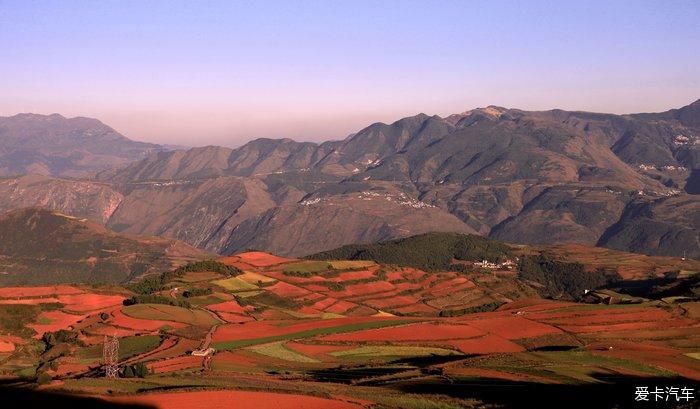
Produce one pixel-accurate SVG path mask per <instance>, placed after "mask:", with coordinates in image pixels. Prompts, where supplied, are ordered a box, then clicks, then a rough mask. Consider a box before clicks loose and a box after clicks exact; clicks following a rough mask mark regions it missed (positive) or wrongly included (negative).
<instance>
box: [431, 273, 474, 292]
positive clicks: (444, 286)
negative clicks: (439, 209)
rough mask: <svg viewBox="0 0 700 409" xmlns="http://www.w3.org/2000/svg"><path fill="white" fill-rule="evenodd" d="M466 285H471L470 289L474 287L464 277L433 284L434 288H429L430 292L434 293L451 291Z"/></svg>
mask: <svg viewBox="0 0 700 409" xmlns="http://www.w3.org/2000/svg"><path fill="white" fill-rule="evenodd" d="M467 283H471V286H472V287H473V286H475V284H474V283H472V282H471V281H469V280H468V279H466V278H465V277H455V278H452V279H449V280H445V281H442V282H439V283H437V284H435V285H434V286H432V287H430V292H436V291H440V290H451V289H454V288H456V287H457V286H460V285H462V284H467Z"/></svg>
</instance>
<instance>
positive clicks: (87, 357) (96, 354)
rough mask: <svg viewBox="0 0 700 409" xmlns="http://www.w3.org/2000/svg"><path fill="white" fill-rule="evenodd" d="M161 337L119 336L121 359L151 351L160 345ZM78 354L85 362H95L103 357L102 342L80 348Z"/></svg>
mask: <svg viewBox="0 0 700 409" xmlns="http://www.w3.org/2000/svg"><path fill="white" fill-rule="evenodd" d="M160 342H161V338H160V337H159V336H157V335H137V336H133V337H123V338H119V360H123V359H127V358H131V357H132V356H136V355H140V354H143V353H145V352H148V351H151V350H153V349H155V348H157V347H158V345H160ZM76 356H77V357H78V358H80V359H81V360H83V362H85V363H88V362H94V361H99V360H100V359H102V344H97V345H91V346H89V347H85V348H80V349H78V350H77V351H76Z"/></svg>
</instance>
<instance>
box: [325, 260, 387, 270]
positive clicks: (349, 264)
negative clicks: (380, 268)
mask: <svg viewBox="0 0 700 409" xmlns="http://www.w3.org/2000/svg"><path fill="white" fill-rule="evenodd" d="M330 265H331V267H333V268H334V269H336V270H349V269H355V268H367V267H372V266H376V265H377V263H375V262H374V261H371V260H336V261H331V262H330Z"/></svg>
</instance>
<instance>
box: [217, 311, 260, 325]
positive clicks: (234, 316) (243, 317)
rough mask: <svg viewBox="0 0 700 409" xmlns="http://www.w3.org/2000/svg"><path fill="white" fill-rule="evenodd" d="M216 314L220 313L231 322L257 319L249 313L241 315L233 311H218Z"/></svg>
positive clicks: (222, 317)
mask: <svg viewBox="0 0 700 409" xmlns="http://www.w3.org/2000/svg"><path fill="white" fill-rule="evenodd" d="M216 315H218V316H219V317H220V318H221V319H222V320H224V321H226V322H228V323H231V324H235V323H242V322H248V321H253V320H255V318H253V317H251V316H249V315H240V314H236V313H232V312H217V313H216Z"/></svg>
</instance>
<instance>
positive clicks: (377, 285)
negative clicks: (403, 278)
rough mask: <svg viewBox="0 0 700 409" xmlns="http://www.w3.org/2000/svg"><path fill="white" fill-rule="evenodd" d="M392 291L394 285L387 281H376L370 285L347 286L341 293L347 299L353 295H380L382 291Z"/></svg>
mask: <svg viewBox="0 0 700 409" xmlns="http://www.w3.org/2000/svg"><path fill="white" fill-rule="evenodd" d="M393 289H394V285H393V284H391V283H389V282H387V281H376V282H371V283H360V284H353V285H349V286H347V287H345V291H342V293H345V294H346V296H348V297H352V296H354V295H365V294H372V293H381V292H384V291H391V290H393Z"/></svg>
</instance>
